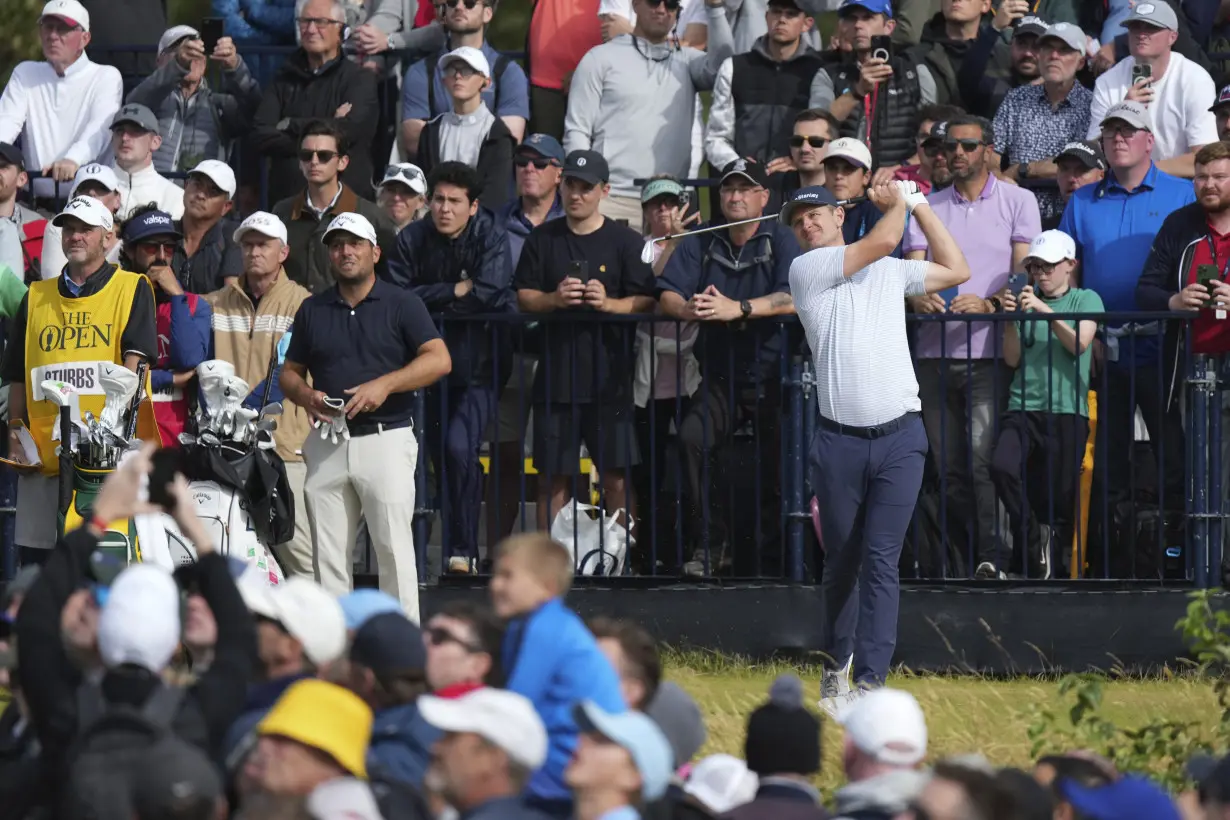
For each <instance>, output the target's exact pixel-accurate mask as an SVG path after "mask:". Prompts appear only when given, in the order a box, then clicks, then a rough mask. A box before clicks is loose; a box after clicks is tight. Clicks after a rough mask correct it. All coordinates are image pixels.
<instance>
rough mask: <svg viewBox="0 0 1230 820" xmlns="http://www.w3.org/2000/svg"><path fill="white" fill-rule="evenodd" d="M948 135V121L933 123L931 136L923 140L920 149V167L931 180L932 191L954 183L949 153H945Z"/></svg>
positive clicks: (940, 189)
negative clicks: (945, 140) (945, 141)
mask: <svg viewBox="0 0 1230 820" xmlns="http://www.w3.org/2000/svg"><path fill="white" fill-rule="evenodd" d="M947 136H948V123H947V121H945V122H937V123H933V124H932V125H931V134H930V136H928V137H927V138H926V139H924V140H923V142H922V146H921V147H920V148H919V149H918V159H919V167H920V169H921V171H922V172H925V173H926V174H927V177H928V178H929V179H930V180H931V192H932V193H935V192H936V191H942V190H944V189H945V188H947V187H948V186H949V185H951V184H952V168H951V167H949V165H948V155H947V154H945V153H944V138H945V137H947Z"/></svg>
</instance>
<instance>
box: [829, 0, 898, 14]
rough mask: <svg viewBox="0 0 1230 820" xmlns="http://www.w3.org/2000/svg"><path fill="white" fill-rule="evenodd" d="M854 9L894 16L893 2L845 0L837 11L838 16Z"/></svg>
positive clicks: (885, 0) (888, 0)
mask: <svg viewBox="0 0 1230 820" xmlns="http://www.w3.org/2000/svg"><path fill="white" fill-rule="evenodd" d="M853 8H860V9H867V11H869V12H871V13H872V14H883V15H884V16H885V17H892V16H893V4H892V0H845V2H844V3H842V4H841V6H840V7H839V8H838V9H837V15H838V16H839V17H840V16H841V15H842V14H843V13H844V12H846V11H847V10H849V9H853Z"/></svg>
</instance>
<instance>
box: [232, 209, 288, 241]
mask: <svg viewBox="0 0 1230 820" xmlns="http://www.w3.org/2000/svg"><path fill="white" fill-rule="evenodd" d="M250 231H255V232H256V233H259V234H263V235H265V236H267V237H269V238H270V239H281V240H282V244H283V245H285V244H286V223H284V222H283V221H282V220H280V219H278V218H277V217H276V216H274V215H273V214H271V213H269V212H268V211H257V212H256V213H254V214H252V215H251V216H250V217H248V218H247V219H245V220H244V221H243V222H241V223H239V227H238V228H236V229H235V233H234V234H233V235H232V236H231V239H234V240H235V241H236V242H239V241H241V240H242V239H243V236H244V234H246V233H248V232H250Z"/></svg>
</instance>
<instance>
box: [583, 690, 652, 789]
mask: <svg viewBox="0 0 1230 820" xmlns="http://www.w3.org/2000/svg"><path fill="white" fill-rule="evenodd" d="M572 717H573V719H574V720H576V723H577V728H578V729H579V730H580V731H582V732H594V733H595V734H599V735H602V736H603V737H604V738H606V739H607V740H609V741H611V742H612V743H614V744H616V745H617V746H620V747H622V748H624V749H626V750H627V752H628V754H630V755H631V756H632V762H633V763H634V764H635V765H636V768H637V771H639V772H640V773H641V798H642V799H643V800H644V801H645V802H649V801H652V800H657V799H658V798H660V797H661V796H662V795H663V794H665V793H666V787H667V785H669V784H670V779H671V771H672V769H673V767H672V766H671V747H670V744H669V743H668V742H667V741H666V736H665V735H663V734H662V730H661V729H659V728H658V724H656V723H654V722H653V720H652V719H651V718H650V717H649V716H648V715H646V714H643V713H641V712H632V711H628V712H621V713H619V714H611V713H610V712H607V711H604V710H603V709H602V707H601V706H599V705H598V704H596V703H594V702H593V701H592V700H586V701H582V702H580V703H578V704H576V705H575V706H574V707H572Z"/></svg>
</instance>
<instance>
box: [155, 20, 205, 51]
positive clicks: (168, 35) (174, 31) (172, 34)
mask: <svg viewBox="0 0 1230 820" xmlns="http://www.w3.org/2000/svg"><path fill="white" fill-rule="evenodd" d="M200 36H201V32H199V31H197V30H196V29H194V28H193V27H192V26H171V27H170V28H169V29H167V30H166V31H164V32H163V33H162V36H161V37H159V38H158V53H159V54H161V53H162V52H164V51H166V50H167V49H168V48H170V47H171V46H174V45H179V41H180V40H185V39H187V38H189V37H191V38H193V39H196V38H197V37H200Z"/></svg>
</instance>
